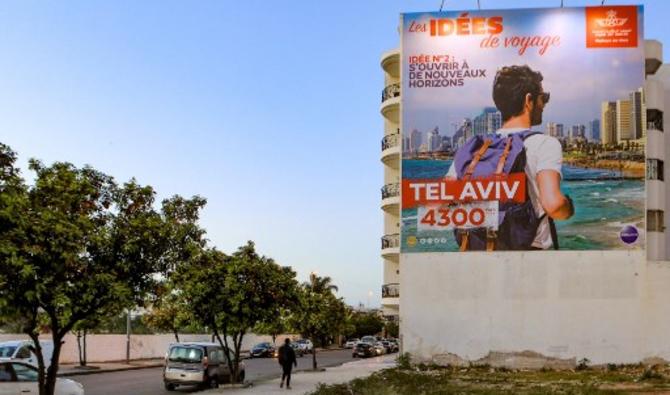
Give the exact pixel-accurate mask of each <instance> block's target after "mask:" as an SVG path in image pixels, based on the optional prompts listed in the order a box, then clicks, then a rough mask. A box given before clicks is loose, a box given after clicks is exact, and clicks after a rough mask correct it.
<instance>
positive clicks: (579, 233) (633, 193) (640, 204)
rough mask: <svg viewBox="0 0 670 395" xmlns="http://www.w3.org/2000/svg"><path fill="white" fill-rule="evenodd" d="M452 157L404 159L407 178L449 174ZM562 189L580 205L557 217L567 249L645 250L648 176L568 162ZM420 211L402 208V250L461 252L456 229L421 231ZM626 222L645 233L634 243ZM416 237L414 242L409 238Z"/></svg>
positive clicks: (575, 203)
mask: <svg viewBox="0 0 670 395" xmlns="http://www.w3.org/2000/svg"><path fill="white" fill-rule="evenodd" d="M449 166H451V160H408V159H405V160H403V163H402V173H403V174H402V177H403V179H405V180H407V179H430V178H440V177H444V175H445V174H447V171H448V170H449ZM562 176H563V179H562V181H561V189H562V191H563V193H564V194H567V195H569V196H570V197H571V198H572V200H573V203H574V205H575V215H574V216H572V218H570V219H568V220H566V221H556V227H557V230H558V240H559V246H560V249H562V250H608V249H630V248H643V246H644V232H643V229H644V210H645V208H644V207H645V189H644V188H645V186H644V180H629V179H622V178H621V175H620V174H619V173H618V172H616V171H611V170H601V169H583V168H576V167H570V166H563V174H562ZM417 219H418V218H417V210H416V209H404V210H402V229H403V234H402V235H401V242H402V250H403V251H416V252H419V251H420V252H440V251H457V250H458V245H457V244H456V240H455V238H454V234H453V231H451V230H450V231H443V230H437V231H435V230H433V231H429V230H421V231H418V229H417ZM625 225H634V226H636V227H637V228H638V230H639V231H640V233H641V235H640V238H639V240H638V241H637V242H636V243H634V244H632V245H631V246H628V245H626V244H624V243H623V242H622V241H621V240H620V238H619V232H620V231H621V229H622V228H623V227H624V226H625ZM410 235H415V236H416V240H414V242H413V243H412V244H413V245H412V246H409V245H407V236H410Z"/></svg>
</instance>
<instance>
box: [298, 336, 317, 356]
mask: <svg viewBox="0 0 670 395" xmlns="http://www.w3.org/2000/svg"><path fill="white" fill-rule="evenodd" d="M296 343H298V346H300V348H301V349H302V351H303V352H305V353H311V352H312V351H314V345H313V344H312V341H311V340H309V339H298V340H296Z"/></svg>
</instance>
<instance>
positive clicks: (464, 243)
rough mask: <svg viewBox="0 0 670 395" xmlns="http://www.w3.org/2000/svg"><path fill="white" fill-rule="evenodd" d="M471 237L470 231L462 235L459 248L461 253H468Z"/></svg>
mask: <svg viewBox="0 0 670 395" xmlns="http://www.w3.org/2000/svg"><path fill="white" fill-rule="evenodd" d="M469 237H470V232H469V231H467V230H466V231H464V232H462V233H461V245H460V248H459V251H461V252H463V251H467V250H468V239H469Z"/></svg>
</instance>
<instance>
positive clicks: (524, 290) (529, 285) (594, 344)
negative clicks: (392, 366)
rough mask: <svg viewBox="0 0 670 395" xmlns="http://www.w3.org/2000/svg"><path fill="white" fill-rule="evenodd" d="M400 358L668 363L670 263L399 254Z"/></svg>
mask: <svg viewBox="0 0 670 395" xmlns="http://www.w3.org/2000/svg"><path fill="white" fill-rule="evenodd" d="M401 260H402V267H403V270H402V271H401V273H400V275H401V284H402V292H401V293H400V304H401V306H402V316H401V324H400V325H401V333H402V337H403V338H402V343H403V351H405V352H410V353H412V354H413V355H414V356H415V357H418V358H419V359H424V360H430V359H433V358H434V357H439V356H440V354H448V353H450V354H456V355H457V356H459V357H461V358H464V359H466V360H477V359H480V358H483V357H485V356H486V355H487V354H488V353H489V352H495V351H499V352H504V353H509V352H521V351H525V350H530V351H534V352H537V353H540V354H542V355H544V356H548V357H555V358H562V359H567V358H576V359H577V360H579V359H581V358H588V359H589V360H591V361H592V362H593V363H609V362H612V363H634V362H639V361H641V360H643V359H645V358H647V357H661V358H664V359H667V360H670V341H668V339H669V338H668V334H670V286H669V284H670V262H662V263H646V260H645V253H644V252H643V251H631V252H621V251H598V252H594V251H589V252H575V251H557V252H548V251H539V252H526V253H516V252H507V253H478V252H469V253H465V254H459V253H452V254H403V255H402V256H401Z"/></svg>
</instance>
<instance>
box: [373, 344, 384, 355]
mask: <svg viewBox="0 0 670 395" xmlns="http://www.w3.org/2000/svg"><path fill="white" fill-rule="evenodd" d="M373 347H374V349H375V350H376V351H377V355H382V354H386V349H385V348H384V345H383V344H382V342H375V344H374V345H373Z"/></svg>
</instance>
